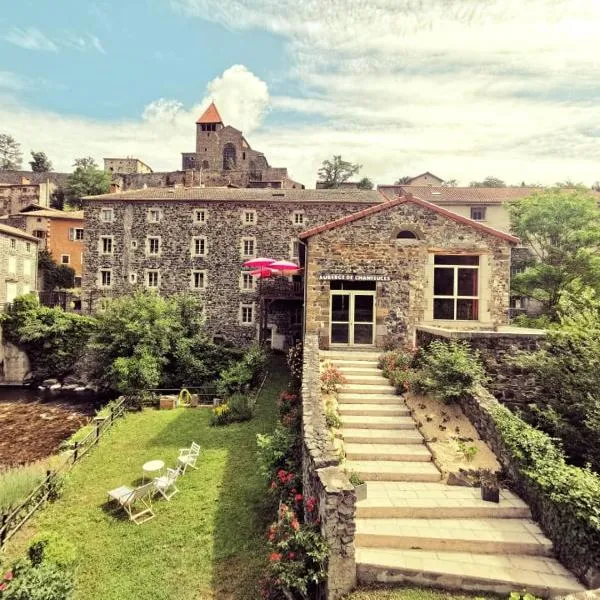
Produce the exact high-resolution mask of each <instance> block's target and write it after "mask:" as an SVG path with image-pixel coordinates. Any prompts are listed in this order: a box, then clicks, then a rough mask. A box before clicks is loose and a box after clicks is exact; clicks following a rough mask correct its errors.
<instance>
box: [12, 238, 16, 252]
mask: <svg viewBox="0 0 600 600" xmlns="http://www.w3.org/2000/svg"><path fill="white" fill-rule="evenodd" d="M10 247H11V250H14V249H15V248H16V247H17V240H14V239H12V238H11V240H10Z"/></svg>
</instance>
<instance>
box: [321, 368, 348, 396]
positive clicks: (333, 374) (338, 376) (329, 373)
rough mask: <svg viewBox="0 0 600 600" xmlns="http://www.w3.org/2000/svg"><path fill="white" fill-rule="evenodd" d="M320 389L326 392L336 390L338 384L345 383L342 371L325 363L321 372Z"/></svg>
mask: <svg viewBox="0 0 600 600" xmlns="http://www.w3.org/2000/svg"><path fill="white" fill-rule="evenodd" d="M320 380H321V390H323V391H324V392H327V393H328V394H330V393H332V392H335V391H337V389H338V386H340V385H343V384H344V383H346V378H345V377H344V375H343V374H342V372H341V371H340V370H339V369H338V368H337V367H334V366H333V365H331V364H329V363H326V364H325V369H324V370H323V372H322V373H321V376H320Z"/></svg>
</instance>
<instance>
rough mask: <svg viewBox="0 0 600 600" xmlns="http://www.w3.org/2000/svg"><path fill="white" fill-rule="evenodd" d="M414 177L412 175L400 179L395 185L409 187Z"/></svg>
mask: <svg viewBox="0 0 600 600" xmlns="http://www.w3.org/2000/svg"><path fill="white" fill-rule="evenodd" d="M411 179H412V177H411V176H410V175H404V176H403V177H398V179H396V181H395V182H394V185H407V184H409V183H410V182H411Z"/></svg>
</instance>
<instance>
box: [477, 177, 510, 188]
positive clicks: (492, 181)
mask: <svg viewBox="0 0 600 600" xmlns="http://www.w3.org/2000/svg"><path fill="white" fill-rule="evenodd" d="M469 187H493V188H501V187H506V183H504V181H502V179H498V177H492V176H491V175H489V176H488V177H486V178H485V179H484V180H483V181H471V183H470V184H469Z"/></svg>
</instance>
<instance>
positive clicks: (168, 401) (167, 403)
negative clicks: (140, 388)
mask: <svg viewBox="0 0 600 600" xmlns="http://www.w3.org/2000/svg"><path fill="white" fill-rule="evenodd" d="M172 408H175V399H174V398H172V397H170V396H163V397H162V398H161V399H160V410H170V409H172Z"/></svg>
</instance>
